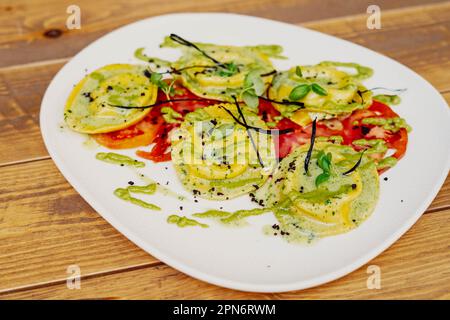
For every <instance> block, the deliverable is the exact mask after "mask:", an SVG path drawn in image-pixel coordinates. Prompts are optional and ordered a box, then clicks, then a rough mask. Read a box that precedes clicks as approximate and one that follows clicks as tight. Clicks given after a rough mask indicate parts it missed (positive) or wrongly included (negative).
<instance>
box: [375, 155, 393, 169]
mask: <svg viewBox="0 0 450 320" xmlns="http://www.w3.org/2000/svg"><path fill="white" fill-rule="evenodd" d="M397 162H398V160H397V158H394V157H387V158H384V159H382V160H380V161H379V162H378V163H377V169H378V170H381V169H386V168H392V167H393V166H395V165H396V164H397Z"/></svg>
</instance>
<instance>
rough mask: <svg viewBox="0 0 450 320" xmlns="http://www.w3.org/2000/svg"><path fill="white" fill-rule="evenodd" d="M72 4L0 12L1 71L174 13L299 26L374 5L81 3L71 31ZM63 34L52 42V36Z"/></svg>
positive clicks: (264, 0) (267, 0) (25, 3)
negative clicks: (75, 27) (232, 16)
mask: <svg viewBox="0 0 450 320" xmlns="http://www.w3.org/2000/svg"><path fill="white" fill-rule="evenodd" d="M443 1H444V0H428V1H424V0H378V1H377V5H378V6H380V7H381V8H382V10H388V9H394V8H403V7H406V6H408V7H409V6H414V5H423V4H430V3H438V2H443ZM72 4H73V1H71V0H62V1H61V0H49V1H45V2H42V1H37V0H35V1H30V0H19V1H17V0H14V1H13V0H7V1H6V3H4V2H3V4H2V5H1V6H0V12H4V13H5V14H2V15H0V25H1V26H2V27H1V28H0V66H8V65H12V64H22V63H27V62H33V61H39V60H48V59H57V58H63V57H68V56H72V55H74V54H75V53H76V52H78V51H79V50H80V49H82V48H83V47H85V46H86V45H87V44H89V43H90V42H92V41H93V40H95V39H97V38H98V37H100V36H102V35H104V34H105V33H107V32H109V31H110V30H112V29H115V28H117V27H120V26H123V25H125V24H127V23H130V22H132V21H136V20H139V19H143V18H146V17H151V16H156V15H160V14H165V13H171V12H196V11H201V12H234V13H242V14H250V15H255V16H260V17H266V18H272V19H277V20H281V21H286V22H291V23H294V22H295V23H299V22H306V21H312V20H319V19H326V18H332V17H340V16H344V15H354V14H365V13H366V9H367V7H368V6H369V5H370V4H372V3H371V1H368V0H364V1H361V0H359V1H357V0H352V1H345V2H343V1H338V0H323V1H312V0H301V1H293V0H279V1H271V0H247V1H241V0H203V1H185V0H172V1H164V2H161V1H158V0H135V1H132V2H131V1H127V0H120V1H113V2H112V1H108V0H97V1H95V2H92V1H90V0H78V1H77V2H76V4H77V5H78V6H79V7H80V9H81V29H79V30H67V28H66V27H65V24H66V19H67V17H68V14H67V13H66V9H67V7H68V6H69V5H72ZM55 29H56V30H58V31H61V35H60V36H59V37H47V36H45V33H46V32H47V31H48V30H55Z"/></svg>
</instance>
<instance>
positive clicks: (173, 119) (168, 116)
mask: <svg viewBox="0 0 450 320" xmlns="http://www.w3.org/2000/svg"><path fill="white" fill-rule="evenodd" d="M161 113H162V117H163V118H164V120H165V121H166V122H167V123H180V122H181V118H182V117H183V115H182V114H181V113H179V112H176V111H175V110H173V109H172V108H171V107H163V108H161Z"/></svg>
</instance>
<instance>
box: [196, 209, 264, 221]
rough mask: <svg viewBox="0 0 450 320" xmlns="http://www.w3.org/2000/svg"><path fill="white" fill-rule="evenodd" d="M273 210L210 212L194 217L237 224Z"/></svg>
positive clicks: (197, 214)
mask: <svg viewBox="0 0 450 320" xmlns="http://www.w3.org/2000/svg"><path fill="white" fill-rule="evenodd" d="M271 210H272V208H256V209H248V210H238V211H235V212H228V211H222V210H208V211H205V212H201V213H194V214H193V216H195V217H198V218H217V219H219V220H220V222H222V223H226V224H229V223H235V222H239V221H242V220H243V219H245V218H247V217H251V216H257V215H260V214H263V213H266V212H269V211H271Z"/></svg>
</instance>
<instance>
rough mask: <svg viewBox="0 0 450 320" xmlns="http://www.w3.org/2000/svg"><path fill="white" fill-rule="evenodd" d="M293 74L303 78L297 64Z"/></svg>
mask: <svg viewBox="0 0 450 320" xmlns="http://www.w3.org/2000/svg"><path fill="white" fill-rule="evenodd" d="M295 74H296V75H297V76H299V77H300V78H303V73H302V69H300V67H299V66H297V67H296V68H295Z"/></svg>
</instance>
